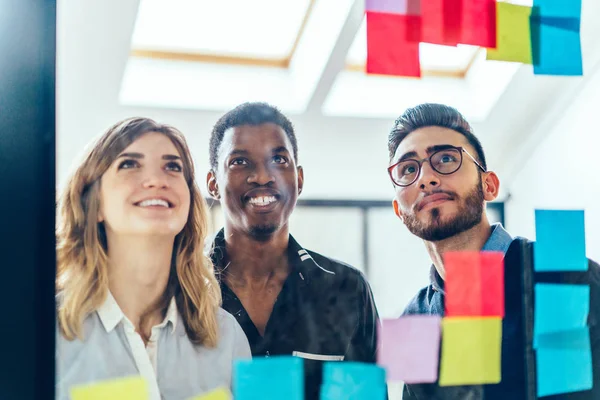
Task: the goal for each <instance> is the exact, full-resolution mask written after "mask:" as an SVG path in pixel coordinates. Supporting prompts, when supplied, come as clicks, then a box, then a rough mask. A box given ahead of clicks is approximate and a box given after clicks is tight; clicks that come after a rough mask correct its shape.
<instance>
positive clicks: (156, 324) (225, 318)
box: [57, 118, 250, 400]
mask: <svg viewBox="0 0 600 400" xmlns="http://www.w3.org/2000/svg"><path fill="white" fill-rule="evenodd" d="M194 179H195V177H194V169H193V164H192V159H191V156H190V152H189V149H188V147H187V144H186V142H185V139H184V138H183V136H182V134H181V133H180V132H179V131H177V130H176V129H174V128H173V127H170V126H167V125H161V124H158V123H156V122H154V121H152V120H150V119H147V118H132V119H127V120H124V121H121V122H119V123H117V124H116V125H114V126H113V127H112V128H110V129H109V130H108V131H107V132H106V133H105V134H104V135H103V136H102V137H101V138H100V139H99V141H98V142H97V143H96V144H95V145H94V147H93V149H92V150H91V152H90V153H89V154H88V155H87V157H86V158H85V160H84V161H83V163H82V164H81V165H80V166H79V168H78V169H77V170H76V172H75V174H74V175H73V177H72V178H71V180H70V181H69V183H68V185H67V187H66V190H65V192H64V194H63V197H62V201H61V205H60V218H59V220H60V224H59V229H58V271H57V293H58V304H59V309H58V334H57V399H59V400H63V399H68V398H69V390H70V388H71V387H72V386H74V385H79V384H86V383H92V382H97V381H104V380H108V379H114V378H120V377H126V376H135V375H138V376H139V375H141V376H142V377H143V378H144V379H145V380H146V382H147V383H148V388H149V391H150V398H151V399H152V400H159V399H166V400H169V399H186V398H189V397H192V396H195V395H198V394H201V393H204V392H206V391H209V390H212V389H214V388H216V387H222V386H228V387H230V385H231V375H232V365H233V362H234V360H235V359H237V358H249V357H250V348H249V346H248V341H247V339H246V337H245V335H244V333H243V331H242V330H241V328H240V326H239V325H238V323H237V322H236V320H235V318H233V317H232V316H231V315H230V314H228V313H227V312H225V311H223V310H222V309H221V308H219V305H220V302H221V294H220V290H219V285H218V283H217V282H216V281H215V278H214V274H213V269H212V264H211V263H210V260H209V259H207V258H206V257H205V256H204V254H203V252H202V250H203V243H204V239H205V236H206V234H207V224H206V219H207V215H206V212H207V210H206V209H207V206H206V203H205V201H204V199H203V198H202V197H201V194H200V192H199V190H198V188H197V186H196V184H195V180H194Z"/></svg>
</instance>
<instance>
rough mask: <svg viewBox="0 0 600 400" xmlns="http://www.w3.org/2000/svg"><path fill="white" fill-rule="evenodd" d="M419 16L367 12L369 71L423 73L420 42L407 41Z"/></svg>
mask: <svg viewBox="0 0 600 400" xmlns="http://www.w3.org/2000/svg"><path fill="white" fill-rule="evenodd" d="M419 23H420V18H419V17H418V16H415V15H400V14H388V13H378V12H367V73H369V74H382V75H396V76H412V77H420V76H421V64H420V60H419V43H418V42H415V41H409V40H407V36H408V32H409V31H410V30H414V26H415V25H418V24H419Z"/></svg>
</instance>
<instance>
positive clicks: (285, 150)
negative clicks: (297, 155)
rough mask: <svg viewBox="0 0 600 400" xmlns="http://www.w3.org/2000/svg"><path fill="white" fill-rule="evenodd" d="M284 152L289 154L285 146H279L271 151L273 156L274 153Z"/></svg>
mask: <svg viewBox="0 0 600 400" xmlns="http://www.w3.org/2000/svg"><path fill="white" fill-rule="evenodd" d="M286 152H287V153H289V152H290V151H289V150H288V149H287V147H285V146H279V147H275V148H274V149H273V154H275V153H286Z"/></svg>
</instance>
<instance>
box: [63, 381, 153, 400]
mask: <svg viewBox="0 0 600 400" xmlns="http://www.w3.org/2000/svg"><path fill="white" fill-rule="evenodd" d="M70 392H71V399H72V400H106V399H111V400H148V399H149V398H150V394H149V392H148V385H147V383H146V381H145V380H144V379H143V378H142V377H139V376H136V377H129V378H121V379H114V380H109V381H103V382H96V383H92V384H86V385H78V386H73V387H72V388H71V390H70Z"/></svg>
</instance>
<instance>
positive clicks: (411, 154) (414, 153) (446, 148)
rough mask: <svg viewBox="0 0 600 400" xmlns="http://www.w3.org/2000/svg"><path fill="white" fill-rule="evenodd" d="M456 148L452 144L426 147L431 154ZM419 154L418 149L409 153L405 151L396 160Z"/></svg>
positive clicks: (426, 150) (414, 156)
mask: <svg viewBox="0 0 600 400" xmlns="http://www.w3.org/2000/svg"><path fill="white" fill-rule="evenodd" d="M455 148H456V146H453V145H451V144H436V145H433V146H429V147H428V148H427V149H425V152H426V153H427V154H428V155H429V154H431V153H435V152H436V151H440V150H448V149H455ZM418 156H419V155H418V154H417V152H416V151H409V152H408V153H404V154H403V155H402V157H400V158H399V159H398V160H397V161H396V162H400V161H404V160H406V159H408V158H416V157H418Z"/></svg>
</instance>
